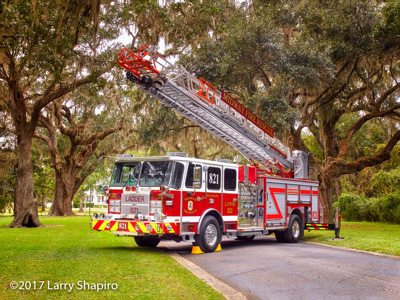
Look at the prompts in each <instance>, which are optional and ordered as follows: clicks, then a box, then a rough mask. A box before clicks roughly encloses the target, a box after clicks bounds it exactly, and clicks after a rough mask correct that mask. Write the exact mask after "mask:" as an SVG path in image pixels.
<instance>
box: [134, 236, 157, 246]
mask: <svg viewBox="0 0 400 300" xmlns="http://www.w3.org/2000/svg"><path fill="white" fill-rule="evenodd" d="M134 239H135V242H136V244H137V245H138V246H139V247H157V245H158V244H159V243H160V238H159V237H158V236H134Z"/></svg>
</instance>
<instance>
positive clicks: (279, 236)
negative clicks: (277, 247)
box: [275, 231, 286, 243]
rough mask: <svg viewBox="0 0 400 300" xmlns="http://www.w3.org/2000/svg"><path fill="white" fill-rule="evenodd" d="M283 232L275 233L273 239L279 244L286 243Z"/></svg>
mask: <svg viewBox="0 0 400 300" xmlns="http://www.w3.org/2000/svg"><path fill="white" fill-rule="evenodd" d="M283 233H284V231H275V238H276V240H277V241H278V242H279V243H284V242H286V240H285V237H284V236H283Z"/></svg>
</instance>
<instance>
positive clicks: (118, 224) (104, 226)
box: [90, 220, 178, 235]
mask: <svg viewBox="0 0 400 300" xmlns="http://www.w3.org/2000/svg"><path fill="white" fill-rule="evenodd" d="M90 228H91V229H93V230H98V231H102V230H104V231H111V232H113V233H116V234H118V233H121V234H124V233H126V232H131V233H133V234H137V235H139V234H152V235H156V234H157V235H163V234H178V224H177V223H156V222H136V221H127V220H121V221H111V220H91V221H90Z"/></svg>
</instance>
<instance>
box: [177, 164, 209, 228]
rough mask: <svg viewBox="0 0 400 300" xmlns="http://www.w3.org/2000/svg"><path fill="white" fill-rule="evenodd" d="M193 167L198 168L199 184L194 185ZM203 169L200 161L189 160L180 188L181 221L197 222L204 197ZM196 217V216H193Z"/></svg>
mask: <svg viewBox="0 0 400 300" xmlns="http://www.w3.org/2000/svg"><path fill="white" fill-rule="evenodd" d="M195 168H200V173H199V175H201V178H200V186H197V187H196V186H195V184H194V178H193V172H194V169H195ZM204 177H205V175H204V169H203V164H202V163H197V162H196V163H192V162H190V163H189V165H188V168H187V172H186V178H185V180H184V184H183V188H182V205H181V212H182V221H183V222H197V221H198V218H199V217H200V216H201V214H202V212H203V204H202V203H203V202H204V199H205V180H204ZM194 217H197V218H194Z"/></svg>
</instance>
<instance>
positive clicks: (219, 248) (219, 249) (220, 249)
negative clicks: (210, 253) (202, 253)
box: [215, 244, 222, 252]
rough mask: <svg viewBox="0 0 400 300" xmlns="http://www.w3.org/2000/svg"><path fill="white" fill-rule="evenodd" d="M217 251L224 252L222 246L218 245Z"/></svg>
mask: <svg viewBox="0 0 400 300" xmlns="http://www.w3.org/2000/svg"><path fill="white" fill-rule="evenodd" d="M217 251H222V248H221V244H218V247H217V249H215V252H217Z"/></svg>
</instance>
